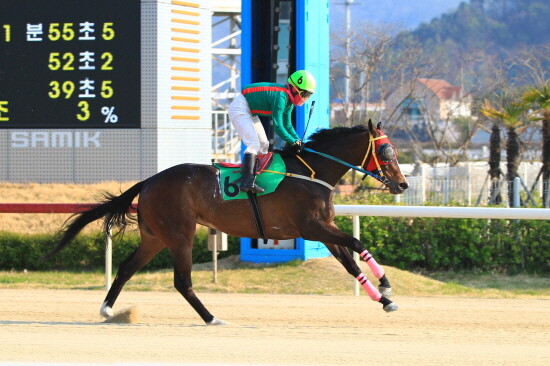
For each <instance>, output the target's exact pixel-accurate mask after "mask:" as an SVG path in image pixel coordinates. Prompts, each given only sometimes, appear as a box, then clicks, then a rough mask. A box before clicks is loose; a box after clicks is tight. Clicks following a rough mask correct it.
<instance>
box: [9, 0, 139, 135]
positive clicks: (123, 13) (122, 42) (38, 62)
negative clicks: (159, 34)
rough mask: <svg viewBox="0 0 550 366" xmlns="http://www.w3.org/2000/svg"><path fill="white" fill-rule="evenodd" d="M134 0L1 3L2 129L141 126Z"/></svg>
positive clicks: (136, 0) (12, 0)
mask: <svg viewBox="0 0 550 366" xmlns="http://www.w3.org/2000/svg"><path fill="white" fill-rule="evenodd" d="M140 3H141V2H140V0H93V1H91V0H0V129H25V128H31V129H82V128H85V129H89V128H93V129H104V128H108V129H113V128H140V127H141V126H140V123H141V122H140V121H141V116H140V103H141V63H140V60H141V50H140V46H141V33H140V32H141V13H140V6H141V4H140Z"/></svg>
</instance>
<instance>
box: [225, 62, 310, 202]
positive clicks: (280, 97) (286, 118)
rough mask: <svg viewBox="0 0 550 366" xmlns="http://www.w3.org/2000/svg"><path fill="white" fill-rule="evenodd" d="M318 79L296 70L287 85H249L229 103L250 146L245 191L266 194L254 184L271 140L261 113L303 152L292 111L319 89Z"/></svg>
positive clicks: (245, 160)
mask: <svg viewBox="0 0 550 366" xmlns="http://www.w3.org/2000/svg"><path fill="white" fill-rule="evenodd" d="M315 85H316V82H315V78H314V77H313V75H311V74H310V73H309V72H308V71H306V70H298V71H295V72H294V73H292V75H290V77H289V78H288V80H287V84H286V85H281V84H276V83H254V84H250V85H247V86H245V87H244V88H243V89H242V91H241V93H240V94H239V95H237V96H236V97H235V99H234V100H233V102H232V103H231V104H230V105H229V110H228V112H229V118H230V120H231V123H232V124H233V126H234V127H235V129H236V130H237V132H238V133H239V136H241V138H242V141H243V143H244V144H245V145H246V150H245V151H244V157H243V161H242V166H241V173H242V180H241V185H240V190H241V191H243V192H249V191H251V192H258V193H262V192H263V191H264V189H263V188H262V187H260V186H258V185H256V184H255V183H254V181H255V179H256V175H255V172H254V165H255V164H256V157H257V155H258V154H267V149H268V148H269V141H268V139H267V136H266V133H265V131H264V128H263V126H262V123H261V122H260V119H259V118H258V116H269V117H271V118H272V120H273V127H274V129H275V133H277V135H279V137H281V138H282V139H283V140H284V141H286V142H287V143H288V144H289V145H291V146H292V148H293V149H294V152H295V153H297V154H299V153H301V152H302V150H303V148H304V146H303V143H302V140H301V139H300V137H299V136H298V134H297V133H296V130H295V129H294V127H293V126H292V121H291V118H290V117H291V113H292V110H293V109H294V106H295V105H300V106H301V105H303V104H304V103H305V102H306V101H307V100H308V99H309V97H310V96H311V94H313V93H314V92H315Z"/></svg>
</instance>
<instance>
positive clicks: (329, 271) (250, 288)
mask: <svg viewBox="0 0 550 366" xmlns="http://www.w3.org/2000/svg"><path fill="white" fill-rule="evenodd" d="M132 184H133V182H122V183H121V182H103V183H97V184H37V183H29V184H17V183H5V182H0V196H1V197H2V201H3V202H5V203H8V202H9V203H41V202H46V203H50V202H55V203H89V202H97V201H98V199H99V198H100V197H101V193H103V192H105V191H107V192H110V193H114V194H118V193H119V192H121V191H124V190H126V189H128V188H129V187H130V186H131V185H132ZM344 203H346V202H344ZM68 217H69V215H68V214H2V213H0V231H10V232H20V233H33V234H34V233H55V232H56V231H57V230H59V228H61V226H62V225H63V223H64V221H65V220H66V219H67V218H68ZM99 225H100V222H98V223H97V224H96V226H94V225H90V226H89V227H87V228H86V230H89V231H90V232H91V231H93V230H98V229H99ZM362 265H364V263H362ZM363 272H364V273H366V274H368V273H370V271H369V270H368V268H365V267H363ZM386 272H387V274H388V278H389V279H390V280H391V282H392V285H393V289H394V293H395V294H396V296H399V295H403V296H471V297H490V298H519V297H525V298H533V297H535V298H548V299H550V278H549V277H537V276H527V275H516V276H506V275H502V274H494V273H449V272H445V273H432V274H428V275H422V274H415V273H411V272H407V271H402V270H399V269H396V268H391V267H386ZM172 276H173V275H172V270H171V269H170V270H165V271H156V272H145V273H144V272H141V273H138V274H136V275H135V276H134V277H133V278H132V279H131V280H130V281H129V282H128V284H127V285H126V287H125V289H128V290H139V291H149V290H156V291H175V290H174V289H173V286H172V282H173V279H172ZM370 279H371V281H373V278H372V276H371V277H370ZM104 281H105V280H104V273H103V272H100V271H97V272H62V271H59V272H26V273H25V272H15V271H0V288H49V289H90V290H104V288H105V286H104ZM354 282H355V280H354V279H353V278H351V276H349V275H348V274H347V273H346V272H345V270H344V269H343V267H342V266H341V265H340V264H339V263H338V262H337V261H336V260H334V259H333V258H326V259H314V260H310V261H306V262H300V261H296V262H291V263H287V264H284V265H276V266H253V265H246V264H243V263H238V262H230V261H229V262H228V261H225V260H223V261H220V271H219V273H218V283H216V284H214V283H212V271H211V267H210V265H208V264H206V265H197V266H196V267H195V271H194V272H193V283H194V287H195V290H197V291H199V292H243V293H276V294H320V295H349V294H351V293H352V288H353V284H354ZM373 282H374V283H375V284H377V281H373Z"/></svg>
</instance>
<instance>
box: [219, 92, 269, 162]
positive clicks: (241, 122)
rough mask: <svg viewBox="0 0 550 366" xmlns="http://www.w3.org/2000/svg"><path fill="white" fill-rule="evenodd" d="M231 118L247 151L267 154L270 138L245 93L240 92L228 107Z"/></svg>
mask: <svg viewBox="0 0 550 366" xmlns="http://www.w3.org/2000/svg"><path fill="white" fill-rule="evenodd" d="M228 113H229V119H230V120H231V123H232V124H233V127H235V129H236V130H237V132H238V134H239V136H241V139H242V140H243V143H244V144H245V145H246V150H245V151H244V152H245V154H246V153H251V154H256V155H260V154H267V150H268V148H269V140H268V139H267V135H266V133H265V130H264V127H263V126H262V122H261V121H260V118H258V116H253V115H252V113H251V112H250V107H249V106H248V102H247V101H246V98H245V97H244V95H242V94H239V95H237V96H236V97H235V99H233V102H231V104H230V105H229V109H228Z"/></svg>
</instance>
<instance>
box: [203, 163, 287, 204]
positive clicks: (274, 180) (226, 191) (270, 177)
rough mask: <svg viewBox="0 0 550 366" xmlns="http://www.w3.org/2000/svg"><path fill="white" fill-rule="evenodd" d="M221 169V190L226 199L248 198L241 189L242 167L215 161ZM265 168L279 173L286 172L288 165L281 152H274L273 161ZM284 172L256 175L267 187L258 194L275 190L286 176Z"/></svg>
mask: <svg viewBox="0 0 550 366" xmlns="http://www.w3.org/2000/svg"><path fill="white" fill-rule="evenodd" d="M213 165H214V167H216V168H217V169H218V170H219V171H220V190H221V192H222V196H223V199H224V200H241V199H248V195H247V194H246V192H241V191H240V190H239V184H240V183H241V169H240V167H236V166H224V165H222V164H219V163H214V164H213ZM264 169H265V170H270V171H274V172H279V173H283V174H284V173H286V165H285V162H284V161H283V158H281V155H279V154H273V161H272V162H271V164H270V165H268V166H267V167H266V168H264ZM283 174H277V173H270V172H265V171H264V172H262V173H260V174H259V175H257V176H256V184H257V185H259V186H260V187H262V188H263V189H265V191H264V192H263V193H258V196H263V195H266V194H269V193H273V192H275V189H276V188H277V186H278V185H279V183H281V181H282V180H283V179H284V178H285V176H284V175H283Z"/></svg>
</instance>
